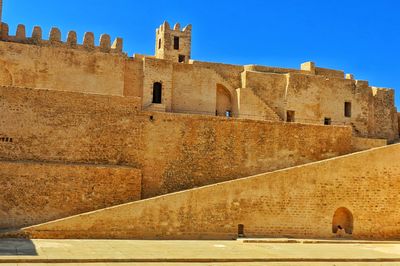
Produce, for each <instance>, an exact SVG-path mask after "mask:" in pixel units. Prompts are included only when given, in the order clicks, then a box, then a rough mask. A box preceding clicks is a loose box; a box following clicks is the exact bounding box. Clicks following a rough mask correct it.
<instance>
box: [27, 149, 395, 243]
mask: <svg viewBox="0 0 400 266" xmlns="http://www.w3.org/2000/svg"><path fill="white" fill-rule="evenodd" d="M399 160H400V144H396V145H391V146H387V147H382V148H377V149H372V150H368V151H364V152H360V153H355V154H351V155H346V156H342V157H338V158H333V159H329V160H325V161H321V162H315V163H311V164H306V165H301V166H298V167H293V168H288V169H284V170H280V171H275V172H271V173H266V174H261V175H256V176H252V177H248V178H243V179H239V180H234V181H230V182H225V183H220V184H214V185H210V186H206V187H202V188H198V189H193V190H188V191H184V192H178V193H173V194H169V195H164V196H160V197H156V198H152V199H149V200H146V201H138V202H133V203H129V204H123V205H119V206H115V207H111V208H107V209H103V210H97V211H94V212H90V213H85V214H81V215H76V216H73V217H68V218H66V219H61V220H58V221H54V222H50V223H46V224H41V225H38V226H33V227H30V228H25V229H24V230H22V232H23V233H24V235H27V236H30V237H33V238H67V239H69V238H98V239H103V238H105V237H107V238H115V239H121V238H128V239H175V240H176V239H226V240H230V239H235V238H237V237H238V235H239V234H242V235H243V236H245V237H249V238H256V237H264V238H265V237H269V238H271V237H276V238H282V237H285V238H291V237H293V238H301V239H304V238H324V239H330V238H336V237H337V235H336V233H337V232H338V231H342V232H341V233H340V234H341V235H340V236H341V237H340V238H339V239H338V240H340V239H349V238H353V239H371V240H378V239H379V240H388V239H398V238H399V235H400V214H399V212H398V211H397V203H398V202H399V200H400V195H399V193H398V190H399V184H400V182H399V181H400V165H399V163H398V161H399ZM366 162H368V163H366ZM115 217H118V218H115ZM338 226H340V227H341V228H343V229H342V230H338V229H339V228H338ZM349 233H351V234H349Z"/></svg>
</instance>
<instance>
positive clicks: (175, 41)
mask: <svg viewBox="0 0 400 266" xmlns="http://www.w3.org/2000/svg"><path fill="white" fill-rule="evenodd" d="M174 49H175V50H179V37H176V36H175V37H174Z"/></svg>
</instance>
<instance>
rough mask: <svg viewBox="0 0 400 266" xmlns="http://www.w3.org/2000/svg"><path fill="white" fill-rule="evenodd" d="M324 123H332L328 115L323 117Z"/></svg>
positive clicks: (327, 124)
mask: <svg viewBox="0 0 400 266" xmlns="http://www.w3.org/2000/svg"><path fill="white" fill-rule="evenodd" d="M324 125H325V126H329V125H332V119H330V118H329V117H325V119H324Z"/></svg>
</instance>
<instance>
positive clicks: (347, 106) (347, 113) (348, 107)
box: [344, 102, 351, 117]
mask: <svg viewBox="0 0 400 266" xmlns="http://www.w3.org/2000/svg"><path fill="white" fill-rule="evenodd" d="M344 116H345V117H351V102H345V103H344Z"/></svg>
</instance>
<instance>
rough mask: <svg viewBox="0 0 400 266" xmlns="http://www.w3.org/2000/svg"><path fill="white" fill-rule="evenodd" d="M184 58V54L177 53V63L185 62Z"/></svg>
mask: <svg viewBox="0 0 400 266" xmlns="http://www.w3.org/2000/svg"><path fill="white" fill-rule="evenodd" d="M185 59H186V57H185V56H184V55H181V54H180V55H179V59H178V61H179V63H184V62H185Z"/></svg>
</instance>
